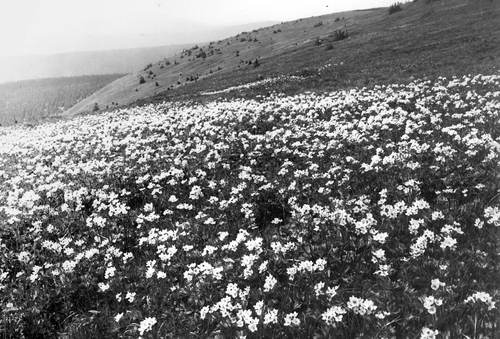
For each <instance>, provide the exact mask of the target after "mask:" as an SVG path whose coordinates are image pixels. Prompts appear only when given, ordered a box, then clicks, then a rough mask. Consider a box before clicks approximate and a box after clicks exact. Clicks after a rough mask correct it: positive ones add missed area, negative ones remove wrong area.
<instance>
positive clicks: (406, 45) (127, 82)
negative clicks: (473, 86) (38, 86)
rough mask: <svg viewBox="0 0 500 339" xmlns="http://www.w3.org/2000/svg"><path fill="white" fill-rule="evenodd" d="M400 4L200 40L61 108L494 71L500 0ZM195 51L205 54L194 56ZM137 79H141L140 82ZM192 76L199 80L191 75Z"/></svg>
mask: <svg viewBox="0 0 500 339" xmlns="http://www.w3.org/2000/svg"><path fill="white" fill-rule="evenodd" d="M402 9H403V10H402V11H400V12H396V13H394V14H389V13H388V9H387V8H381V9H373V10H367V11H353V12H346V13H334V14H331V15H325V16H321V17H314V18H307V19H302V20H297V21H292V22H285V23H282V24H279V25H275V26H272V27H266V28H263V29H259V30H256V31H252V32H247V33H242V34H239V35H238V36H234V37H231V38H228V39H225V40H221V41H216V42H213V43H211V44H210V45H206V46H198V47H199V49H197V50H194V49H191V50H190V51H186V52H185V53H184V54H183V56H182V58H181V57H180V56H177V57H175V58H169V59H167V60H162V61H160V62H155V63H153V64H152V67H151V68H148V69H147V70H141V71H138V72H135V73H134V74H132V75H129V76H128V77H126V78H123V79H120V81H118V82H116V83H113V84H110V85H109V86H107V87H105V88H103V89H102V90H101V91H100V92H99V93H98V94H97V95H96V97H95V98H94V99H92V100H84V101H82V102H81V103H80V104H79V105H77V106H75V107H73V108H72V109H70V110H68V111H67V112H65V114H66V115H69V116H70V115H74V114H76V113H79V112H85V111H89V110H90V109H91V108H92V107H93V104H94V101H97V102H99V103H100V106H101V107H104V106H105V105H107V104H108V103H109V102H116V101H118V102H120V103H124V104H127V103H128V104H132V105H135V104H143V103H147V102H161V101H163V100H179V99H183V98H184V99H194V98H198V99H203V100H206V98H205V96H202V97H200V95H201V94H202V93H205V92H214V91H220V90H223V89H226V88H229V87H232V86H238V85H242V84H246V83H252V82H255V81H256V80H258V79H262V78H264V79H271V78H276V77H279V76H283V75H292V74H293V75H302V76H305V77H306V79H305V80H304V81H293V82H288V81H280V82H279V85H278V86H272V88H273V89H274V90H278V91H283V92H287V93H293V92H300V91H303V90H320V91H323V90H332V89H337V88H345V87H355V86H371V85H374V84H382V83H386V84H387V83H392V82H404V83H406V82H409V81H411V79H412V78H417V77H418V78H424V77H433V78H435V77H438V76H441V75H443V76H447V75H448V76H449V75H463V74H468V73H481V72H485V73H488V72H490V71H492V70H496V69H498V67H499V65H500V59H499V57H498V56H499V55H500V47H499V46H500V24H499V23H500V5H499V3H498V1H486V0H481V1H467V0H450V1H417V2H412V3H406V4H404V5H402ZM338 31H342V32H347V34H348V38H347V39H344V40H337V39H338V38H337V35H336V34H337V32H338ZM193 47H194V46H193ZM201 49H202V50H203V51H204V52H205V54H206V58H203V57H201V56H200V57H197V55H199V53H200V50H201ZM189 53H191V54H190V55H189ZM255 59H258V60H259V66H258V67H255ZM167 61H168V62H169V65H167V64H166V63H167ZM250 61H251V62H252V64H249V62H250ZM145 66H146V65H145ZM145 68H146V67H144V69H145ZM180 74H182V76H179V75H180ZM141 76H142V77H143V78H144V80H145V83H143V84H139V80H140V77H141ZM191 77H194V78H197V79H198V80H197V81H194V82H192V81H187V78H189V79H191ZM178 81H180V83H181V85H180V86H179V85H178ZM156 84H158V86H156ZM268 91H269V86H264V87H262V86H261V87H260V89H259V86H257V88H254V89H253V90H252V91H250V92H251V93H248V91H244V92H245V93H248V95H249V96H250V97H251V96H254V95H255V94H259V93H260V94H264V93H266V92H268ZM234 95H239V94H235V92H234V91H233V92H232V93H231V94H229V95H225V94H223V93H222V94H218V95H217V97H231V96H234ZM243 95H245V94H243ZM147 98H148V99H147ZM139 99H141V100H140V101H138V102H136V100H139ZM209 100H210V99H209Z"/></svg>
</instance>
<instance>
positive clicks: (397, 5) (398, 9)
mask: <svg viewBox="0 0 500 339" xmlns="http://www.w3.org/2000/svg"><path fill="white" fill-rule="evenodd" d="M402 10H403V7H402V5H401V2H396V3H394V4H392V5H391V6H390V7H389V14H394V13H397V12H401V11H402Z"/></svg>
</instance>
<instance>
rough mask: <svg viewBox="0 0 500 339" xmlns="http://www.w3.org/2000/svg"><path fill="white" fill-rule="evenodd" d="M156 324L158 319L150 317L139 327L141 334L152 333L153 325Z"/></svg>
mask: <svg viewBox="0 0 500 339" xmlns="http://www.w3.org/2000/svg"><path fill="white" fill-rule="evenodd" d="M154 324H156V318H154V317H149V318H146V319H144V320H143V321H141V323H140V325H139V334H140V335H143V334H144V332H148V331H151V330H152V329H153V325H154Z"/></svg>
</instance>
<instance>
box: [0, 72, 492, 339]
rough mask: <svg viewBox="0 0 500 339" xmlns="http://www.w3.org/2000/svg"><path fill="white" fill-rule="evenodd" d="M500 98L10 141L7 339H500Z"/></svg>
mask: <svg viewBox="0 0 500 339" xmlns="http://www.w3.org/2000/svg"><path fill="white" fill-rule="evenodd" d="M294 81H300V79H295V80H294ZM261 85H262V84H261ZM268 85H269V84H268ZM499 86H500V76H499V75H498V74H494V75H474V76H465V77H454V78H444V77H441V78H439V79H436V80H435V81H430V80H415V81H413V82H411V83H408V84H393V85H387V86H386V85H384V86H375V87H374V88H372V89H366V88H359V89H351V90H343V91H333V92H328V93H327V92H325V93H314V92H309V93H302V94H297V95H291V96H290V95H284V94H272V95H269V96H267V97H259V98H255V99H254V100H250V99H232V100H222V101H212V102H207V103H205V104H195V103H192V102H191V103H187V102H186V103H161V104H156V105H148V106H144V107H135V108H128V109H122V110H119V111H115V112H112V113H105V114H101V115H89V116H86V117H80V118H75V119H72V120H68V121H61V122H58V123H53V124H44V125H40V126H36V127H34V128H22V127H19V126H18V127H11V128H4V129H2V130H1V135H0V145H1V146H0V164H1V165H0V168H1V171H0V189H1V192H2V194H1V195H0V205H1V208H0V239H1V240H0V255H1V257H2V260H0V289H1V292H2V293H1V294H0V307H1V309H2V313H1V317H0V338H21V337H25V338H51V337H53V338H56V337H58V338H138V337H141V338H155V339H156V338H316V339H319V338H325V339H326V338H336V337H338V338H475V339H479V338H490V339H494V338H500V335H499V333H500V331H499V330H500V323H499V319H500V314H499V311H498V307H497V304H498V301H499V298H500V294H499V286H498V281H500V280H499V278H500V275H499V269H500V260H499V259H500V258H499V252H498V244H499V242H498V241H499V235H500V233H499V232H500V201H499V189H500V180H499V179H500V167H499V160H500V145H499V144H498V142H499V141H500V139H499V138H500V128H499V127H500V126H499V118H500V117H499V112H500V99H499V98H500V91H499ZM237 90H238V89H235V91H237Z"/></svg>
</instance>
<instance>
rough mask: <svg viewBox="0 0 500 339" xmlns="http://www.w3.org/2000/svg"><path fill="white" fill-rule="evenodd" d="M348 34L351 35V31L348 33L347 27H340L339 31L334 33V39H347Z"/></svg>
mask: <svg viewBox="0 0 500 339" xmlns="http://www.w3.org/2000/svg"><path fill="white" fill-rule="evenodd" d="M348 36H349V33H347V29H346V30H345V31H342V30H340V29H339V30H338V31H336V32H335V33H334V34H333V40H334V41H340V40H344V39H347V37H348Z"/></svg>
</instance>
